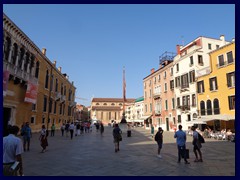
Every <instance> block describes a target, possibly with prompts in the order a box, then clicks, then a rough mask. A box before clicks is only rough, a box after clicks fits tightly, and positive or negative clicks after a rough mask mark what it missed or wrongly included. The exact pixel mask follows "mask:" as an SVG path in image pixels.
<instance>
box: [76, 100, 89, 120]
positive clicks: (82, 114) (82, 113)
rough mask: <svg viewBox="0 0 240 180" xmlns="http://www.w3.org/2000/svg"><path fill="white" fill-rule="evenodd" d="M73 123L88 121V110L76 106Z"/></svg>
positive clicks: (82, 106)
mask: <svg viewBox="0 0 240 180" xmlns="http://www.w3.org/2000/svg"><path fill="white" fill-rule="evenodd" d="M74 119H75V121H88V120H90V117H89V111H88V108H87V107H85V106H84V105H81V104H77V105H76V110H75V112H74Z"/></svg>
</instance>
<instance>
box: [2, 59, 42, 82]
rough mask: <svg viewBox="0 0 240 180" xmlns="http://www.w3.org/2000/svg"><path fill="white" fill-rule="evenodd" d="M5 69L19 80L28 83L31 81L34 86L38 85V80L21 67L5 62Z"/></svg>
mask: <svg viewBox="0 0 240 180" xmlns="http://www.w3.org/2000/svg"><path fill="white" fill-rule="evenodd" d="M3 69H4V70H8V71H9V72H10V74H11V75H13V76H14V77H17V78H19V79H20V80H22V81H26V82H27V81H31V82H32V83H34V84H37V83H38V79H37V78H35V77H34V76H32V75H31V73H28V72H26V71H24V70H22V69H21V68H20V67H18V66H15V65H13V64H10V63H9V62H7V61H4V62H3Z"/></svg>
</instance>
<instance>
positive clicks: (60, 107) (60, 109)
mask: <svg viewBox="0 0 240 180" xmlns="http://www.w3.org/2000/svg"><path fill="white" fill-rule="evenodd" d="M59 113H60V114H62V104H60V106H59Z"/></svg>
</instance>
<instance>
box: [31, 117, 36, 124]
mask: <svg viewBox="0 0 240 180" xmlns="http://www.w3.org/2000/svg"><path fill="white" fill-rule="evenodd" d="M30 123H31V124H35V117H34V116H32V117H31V120H30Z"/></svg>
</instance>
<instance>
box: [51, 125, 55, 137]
mask: <svg viewBox="0 0 240 180" xmlns="http://www.w3.org/2000/svg"><path fill="white" fill-rule="evenodd" d="M54 135H55V124H54V123H53V124H52V126H51V136H54Z"/></svg>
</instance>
